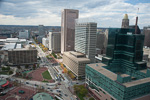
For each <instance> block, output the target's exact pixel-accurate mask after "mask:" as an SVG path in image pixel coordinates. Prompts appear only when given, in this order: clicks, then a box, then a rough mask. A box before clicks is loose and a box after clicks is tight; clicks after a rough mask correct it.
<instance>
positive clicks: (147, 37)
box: [143, 26, 150, 47]
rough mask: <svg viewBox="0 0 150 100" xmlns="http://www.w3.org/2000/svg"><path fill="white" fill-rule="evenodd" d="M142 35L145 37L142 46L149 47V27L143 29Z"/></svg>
mask: <svg viewBox="0 0 150 100" xmlns="http://www.w3.org/2000/svg"><path fill="white" fill-rule="evenodd" d="M143 34H144V35H145V41H144V46H147V47H150V26H148V27H144V28H143Z"/></svg>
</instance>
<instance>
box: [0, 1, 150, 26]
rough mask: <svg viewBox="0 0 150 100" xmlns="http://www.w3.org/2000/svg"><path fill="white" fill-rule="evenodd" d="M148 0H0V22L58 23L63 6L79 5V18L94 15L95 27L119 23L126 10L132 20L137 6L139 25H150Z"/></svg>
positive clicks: (13, 23)
mask: <svg viewBox="0 0 150 100" xmlns="http://www.w3.org/2000/svg"><path fill="white" fill-rule="evenodd" d="M149 7H150V2H149V0H142V1H141V0H132V1H131V0H0V24H1V25H39V24H43V25H46V26H60V25H61V10H62V9H78V10H79V12H80V13H79V18H85V19H93V20H95V21H96V22H97V23H98V27H120V26H121V22H122V18H123V16H124V14H125V13H128V16H129V19H130V25H133V24H135V17H136V15H137V9H138V8H139V12H138V16H139V22H138V24H139V26H140V28H143V26H147V25H150V13H149V12H150V8H149Z"/></svg>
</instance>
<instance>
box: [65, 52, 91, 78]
mask: <svg viewBox="0 0 150 100" xmlns="http://www.w3.org/2000/svg"><path fill="white" fill-rule="evenodd" d="M89 63H90V59H88V58H85V55H84V54H82V53H79V52H74V51H70V52H64V53H63V64H64V65H65V66H66V67H67V68H68V69H69V70H71V71H72V72H73V73H74V74H75V75H76V77H77V79H78V78H79V77H84V76H85V65H86V64H89Z"/></svg>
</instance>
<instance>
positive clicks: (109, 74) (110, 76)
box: [88, 63, 117, 81]
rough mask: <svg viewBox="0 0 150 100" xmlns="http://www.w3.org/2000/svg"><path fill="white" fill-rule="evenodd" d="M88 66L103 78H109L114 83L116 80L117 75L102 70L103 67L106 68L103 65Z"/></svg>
mask: <svg viewBox="0 0 150 100" xmlns="http://www.w3.org/2000/svg"><path fill="white" fill-rule="evenodd" d="M88 66H89V67H91V68H93V69H94V70H96V71H98V72H99V73H101V74H103V75H104V76H106V77H108V78H110V79H111V80H114V81H115V80H117V74H115V73H113V72H111V71H109V70H107V69H105V68H103V66H106V65H105V64H103V63H96V64H88Z"/></svg>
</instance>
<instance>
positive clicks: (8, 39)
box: [6, 38, 18, 41]
mask: <svg viewBox="0 0 150 100" xmlns="http://www.w3.org/2000/svg"><path fill="white" fill-rule="evenodd" d="M10 40H11V41H12V40H15V41H16V40H18V38H7V39H6V41H10Z"/></svg>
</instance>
